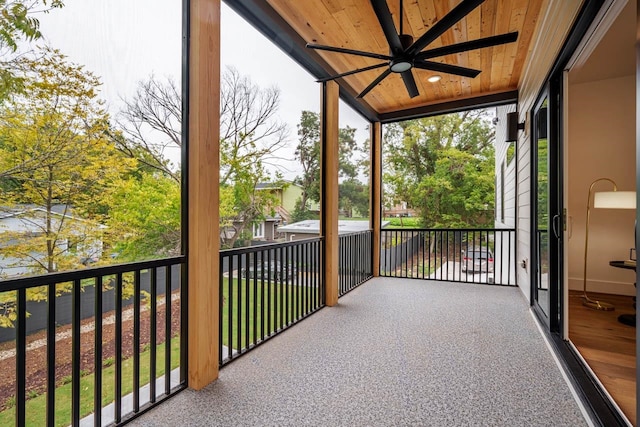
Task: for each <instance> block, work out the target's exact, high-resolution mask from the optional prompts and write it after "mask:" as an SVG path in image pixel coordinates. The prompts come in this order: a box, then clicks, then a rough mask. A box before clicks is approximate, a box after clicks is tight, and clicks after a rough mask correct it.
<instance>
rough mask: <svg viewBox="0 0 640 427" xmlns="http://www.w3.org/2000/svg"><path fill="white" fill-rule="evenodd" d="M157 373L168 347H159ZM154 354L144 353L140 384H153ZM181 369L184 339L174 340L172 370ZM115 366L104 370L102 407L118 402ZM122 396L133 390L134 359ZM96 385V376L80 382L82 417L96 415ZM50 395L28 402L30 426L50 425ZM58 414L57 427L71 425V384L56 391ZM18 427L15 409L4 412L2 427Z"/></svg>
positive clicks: (127, 363) (125, 368)
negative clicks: (94, 400) (150, 370)
mask: <svg viewBox="0 0 640 427" xmlns="http://www.w3.org/2000/svg"><path fill="white" fill-rule="evenodd" d="M156 348H157V350H156V351H157V354H156V356H157V361H156V370H157V374H158V376H161V375H163V374H164V359H165V358H164V355H165V353H164V343H163V344H160V345H158V346H157V347H156ZM150 361H151V351H150V350H147V351H144V352H142V353H140V384H141V385H144V384H148V383H149V366H150ZM179 365H180V337H174V338H172V339H171V369H173V368H176V367H178V366H179ZM114 379H115V366H114V365H111V366H107V367H104V368H103V370H102V405H103V406H106V405H107V404H109V403H111V402H113V400H114V395H115V393H114ZM122 379H123V380H122V395H123V396H124V395H127V394H129V393H131V391H132V390H133V358H129V359H126V360H124V361H123V362H122ZM93 384H94V375H93V374H90V375H86V376H84V377H82V378H81V379H80V390H81V391H80V416H81V417H84V416H86V415H89V414H90V413H92V412H93ZM46 399H47V394H46V393H44V394H41V395H39V396H37V397H34V398H33V399H29V400H27V403H26V411H27V424H26V425H27V426H34V427H35V426H42V425H46V405H47V400H46ZM55 406H56V412H55V423H56V425H57V426H68V425H70V424H71V383H68V384H65V385H62V386H60V387H58V388H56V405H55ZM12 425H15V408H10V409H7V410H5V411H3V412H0V426H12Z"/></svg>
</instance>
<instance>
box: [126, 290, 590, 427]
mask: <svg viewBox="0 0 640 427" xmlns="http://www.w3.org/2000/svg"><path fill="white" fill-rule="evenodd" d="M131 425H138V426H161V425H162V426H164V425H185V426H186V425H189V426H214V425H224V426H258V425H267V426H326V425H337V426H581V425H586V422H585V420H584V418H583V417H582V414H581V413H580V410H579V408H578V406H577V404H576V402H575V401H574V399H573V397H572V395H571V393H570V392H569V389H568V387H567V384H566V383H565V382H564V380H563V378H562V376H561V374H560V371H559V370H558V367H557V365H556V364H555V362H554V360H553V359H552V356H551V354H550V353H549V350H548V349H547V347H546V346H545V343H544V341H543V338H542V337H541V335H540V332H539V331H538V329H537V327H536V325H535V322H534V320H533V319H532V317H531V315H530V313H529V308H528V306H527V303H526V301H525V300H524V298H523V297H522V295H521V294H520V291H519V290H518V289H517V288H507V287H499V286H482V285H474V284H461V283H445V282H429V281H421V280H403V279H387V278H385V279H382V278H380V279H374V280H371V281H369V282H367V283H365V284H364V285H362V286H360V287H359V288H357V289H356V290H354V291H352V292H351V293H349V294H347V295H345V296H344V297H342V298H341V299H340V303H339V304H338V306H336V307H332V308H324V309H323V310H321V311H320V312H318V313H316V314H315V315H313V316H311V317H310V318H308V319H306V320H304V321H303V322H301V323H300V324H299V325H296V326H294V327H293V328H291V329H290V330H288V331H286V332H284V333H283V334H281V335H280V336H277V337H275V338H273V339H271V340H270V341H268V342H267V343H265V344H264V345H262V346H260V347H258V348H257V349H255V350H254V351H252V352H250V353H248V354H247V355H246V356H244V357H242V358H240V359H238V360H237V361H236V362H233V363H231V364H230V365H229V366H227V367H225V368H223V369H222V370H221V372H220V378H219V380H218V381H217V382H215V383H213V384H211V385H209V386H208V387H207V388H205V389H204V390H202V391H200V392H195V391H192V390H186V391H184V392H182V393H180V394H179V395H177V396H176V397H174V398H172V399H171V400H170V401H169V402H167V403H165V404H163V405H160V406H159V407H158V408H157V409H154V410H152V411H151V412H149V413H147V414H145V415H143V416H142V417H141V418H139V419H137V420H135V421H134V422H133V423H132V424H131Z"/></svg>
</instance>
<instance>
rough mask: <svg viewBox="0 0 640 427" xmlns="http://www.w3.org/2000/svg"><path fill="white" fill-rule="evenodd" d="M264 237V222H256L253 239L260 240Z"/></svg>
mask: <svg viewBox="0 0 640 427" xmlns="http://www.w3.org/2000/svg"><path fill="white" fill-rule="evenodd" d="M263 237H264V222H256V223H255V224H253V238H254V239H260V238H263Z"/></svg>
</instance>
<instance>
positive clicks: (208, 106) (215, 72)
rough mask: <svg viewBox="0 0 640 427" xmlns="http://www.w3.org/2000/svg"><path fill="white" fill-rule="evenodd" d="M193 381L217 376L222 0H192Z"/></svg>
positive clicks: (190, 276) (190, 338)
mask: <svg viewBox="0 0 640 427" xmlns="http://www.w3.org/2000/svg"><path fill="white" fill-rule="evenodd" d="M189 34H190V43H189V100H188V107H189V113H188V123H189V128H188V132H189V137H188V142H187V158H188V198H189V200H188V211H189V214H188V233H189V246H188V252H187V265H188V281H189V284H188V294H189V297H188V303H189V314H188V328H189V333H188V341H189V344H188V350H187V351H188V369H189V374H188V385H189V387H191V388H193V389H196V390H200V389H201V388H203V387H205V386H206V385H207V384H209V383H211V382H212V381H214V380H215V379H217V378H218V322H219V318H220V316H219V301H218V299H219V288H220V283H219V268H220V266H219V261H218V260H219V255H218V254H219V252H220V231H219V226H218V219H219V212H218V205H219V191H218V180H219V170H220V155H219V145H220V119H219V117H220V0H191V1H190V29H189Z"/></svg>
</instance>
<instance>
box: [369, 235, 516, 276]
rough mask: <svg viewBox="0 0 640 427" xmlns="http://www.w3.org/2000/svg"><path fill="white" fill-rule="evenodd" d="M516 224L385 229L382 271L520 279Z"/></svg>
mask: <svg viewBox="0 0 640 427" xmlns="http://www.w3.org/2000/svg"><path fill="white" fill-rule="evenodd" d="M515 244H516V240H515V230H514V229H414V230H407V229H383V230H381V252H380V275H381V276H386V277H406V278H416V279H431V280H442V281H448V282H472V283H490V284H499V285H515V284H516V282H515V273H516V269H515Z"/></svg>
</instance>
